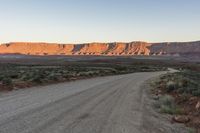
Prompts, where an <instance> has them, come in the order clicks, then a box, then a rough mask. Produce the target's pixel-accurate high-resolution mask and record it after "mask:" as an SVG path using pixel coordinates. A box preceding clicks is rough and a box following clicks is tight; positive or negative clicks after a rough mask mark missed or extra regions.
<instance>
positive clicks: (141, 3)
mask: <svg viewBox="0 0 200 133" xmlns="http://www.w3.org/2000/svg"><path fill="white" fill-rule="evenodd" d="M197 40H200V0H0V43H6V42H56V43H87V42H117V41H119V42H131V41H147V42H172V41H173V42H174V41H176V42H177V41H197Z"/></svg>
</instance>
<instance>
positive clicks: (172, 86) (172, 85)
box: [166, 81, 178, 92]
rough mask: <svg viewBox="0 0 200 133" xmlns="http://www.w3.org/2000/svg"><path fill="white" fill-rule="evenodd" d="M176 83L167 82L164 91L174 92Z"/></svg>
mask: <svg viewBox="0 0 200 133" xmlns="http://www.w3.org/2000/svg"><path fill="white" fill-rule="evenodd" d="M177 87H178V86H177V83H176V82H174V81H168V82H167V83H166V90H167V92H172V91H174V90H175V89H177Z"/></svg>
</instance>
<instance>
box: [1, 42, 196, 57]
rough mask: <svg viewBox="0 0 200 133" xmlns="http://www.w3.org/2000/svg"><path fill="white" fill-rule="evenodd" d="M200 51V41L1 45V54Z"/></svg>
mask: <svg viewBox="0 0 200 133" xmlns="http://www.w3.org/2000/svg"><path fill="white" fill-rule="evenodd" d="M194 52H195V53H200V42H188V43H146V42H131V43H118V42H116V43H88V44H78V45H75V44H56V43H52V44H50V43H25V42H16V43H8V44H2V45H0V54H25V55H107V56H111V55H112V56H120V55H168V54H182V53H194Z"/></svg>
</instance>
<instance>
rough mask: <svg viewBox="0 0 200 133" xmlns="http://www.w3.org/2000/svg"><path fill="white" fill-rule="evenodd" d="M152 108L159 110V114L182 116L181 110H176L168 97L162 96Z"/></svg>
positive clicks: (173, 102) (171, 98)
mask: <svg viewBox="0 0 200 133" xmlns="http://www.w3.org/2000/svg"><path fill="white" fill-rule="evenodd" d="M154 107H155V108H157V109H159V110H160V112H161V113H166V114H182V112H183V111H182V109H180V108H178V107H177V106H176V104H175V101H174V98H173V97H172V96H170V95H164V96H162V97H161V98H160V99H159V100H158V101H157V102H156V103H155V104H154Z"/></svg>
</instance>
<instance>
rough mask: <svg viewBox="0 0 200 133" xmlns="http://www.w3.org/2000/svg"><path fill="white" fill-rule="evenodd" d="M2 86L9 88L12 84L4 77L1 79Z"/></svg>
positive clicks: (10, 80)
mask: <svg viewBox="0 0 200 133" xmlns="http://www.w3.org/2000/svg"><path fill="white" fill-rule="evenodd" d="M2 84H3V85H8V86H10V85H12V84H13V82H12V79H10V78H8V77H5V78H3V79H2Z"/></svg>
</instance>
